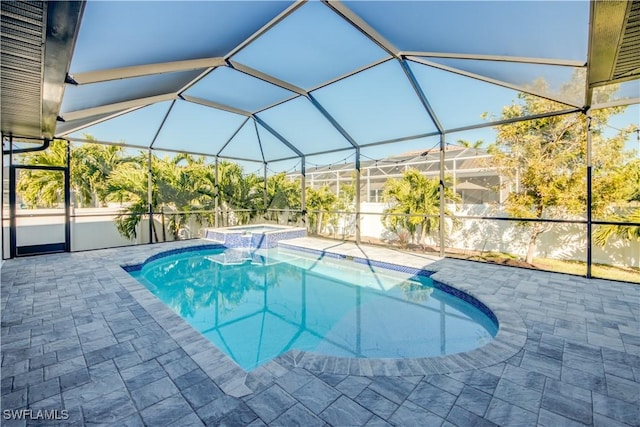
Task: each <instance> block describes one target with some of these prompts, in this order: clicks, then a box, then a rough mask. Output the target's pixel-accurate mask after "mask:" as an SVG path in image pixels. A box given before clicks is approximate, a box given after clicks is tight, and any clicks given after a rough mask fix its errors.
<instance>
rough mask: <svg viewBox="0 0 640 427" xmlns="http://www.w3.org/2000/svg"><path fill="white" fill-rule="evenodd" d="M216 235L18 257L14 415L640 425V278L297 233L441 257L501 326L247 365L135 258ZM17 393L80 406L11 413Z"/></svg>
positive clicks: (11, 386)
mask: <svg viewBox="0 0 640 427" xmlns="http://www.w3.org/2000/svg"><path fill="white" fill-rule="evenodd" d="M203 243H204V242H202V241H189V242H175V243H168V244H160V245H145V246H139V247H129V248H118V249H107V250H100V251H92V252H83V253H72V254H58V255H48V256H41V257H32V258H22V259H16V260H9V261H6V262H5V263H4V264H3V266H2V300H1V307H2V371H1V376H2V381H1V384H2V409H3V413H2V416H3V419H2V422H1V423H2V425H7V426H9V425H32V424H33V425H43V424H47V425H87V424H91V425H99V424H105V425H130V426H135V425H148V426H168V425H174V426H190V425H252V426H261V425H265V424H266V425H274V426H279V425H282V426H290V425H304V426H315V425H318V426H323V425H336V426H356V425H389V424H390V425H398V426H410V425H418V426H439V425H443V426H445V425H446V426H452V425H457V426H469V425H478V426H481V425H503V426H509V425H511V426H527V425H545V426H547V425H548V426H560V425H562V426H572V425H595V426H623V425H635V426H638V425H640V409H639V408H640V286H638V285H632V284H625V283H618V282H611V281H606V280H586V279H583V278H579V277H574V276H568V275H561V274H554V273H546V272H539V271H532V270H524V269H518V268H510V267H500V266H495V265H488V264H480V263H474V262H467V261H460V260H453V259H434V258H430V257H426V256H419V255H407V254H403V253H399V252H397V251H392V250H387V249H382V248H368V247H365V246H361V247H356V246H355V245H353V244H338V243H336V242H327V241H322V240H314V239H306V238H305V239H299V240H296V241H288V243H289V244H297V245H301V246H304V247H311V248H316V249H324V250H327V251H332V252H336V253H344V254H347V255H351V256H359V257H368V258H370V259H378V260H383V261H387V262H398V263H403V264H405V265H410V266H420V267H421V266H428V269H430V270H432V271H437V273H436V274H435V275H434V276H433V277H434V278H435V279H436V280H439V281H441V282H444V283H446V284H449V285H452V286H454V287H457V288H459V289H462V290H465V291H466V292H468V293H470V294H472V295H474V296H475V297H476V298H478V299H479V300H481V301H482V302H483V303H485V304H486V305H487V306H488V307H489V308H491V309H492V310H493V311H494V312H495V313H496V316H497V317H498V320H499V321H500V332H499V334H498V336H497V337H496V339H495V340H494V341H493V342H492V343H490V344H489V345H487V346H485V347H483V348H481V349H478V350H475V351H473V352H468V353H464V354H459V355H453V356H446V357H439V358H430V359H410V360H392V361H390V360H361V359H344V358H332V357H324V356H317V355H313V354H310V353H304V352H297V351H291V352H289V353H287V354H285V355H282V356H280V357H278V358H276V359H274V360H273V361H271V362H269V363H268V364H266V365H263V366H262V367H260V368H257V369H255V370H253V371H251V372H250V373H246V372H244V371H243V370H242V369H240V368H239V367H237V365H235V363H233V362H232V361H231V360H230V359H229V358H227V357H226V356H225V355H224V353H222V352H221V351H220V350H218V349H217V348H215V347H214V346H213V345H212V344H210V343H209V342H208V341H206V340H205V339H204V338H203V337H202V336H201V335H200V334H199V333H198V332H196V331H195V330H193V329H192V328H191V327H190V326H189V325H188V324H186V322H184V321H183V320H182V319H180V317H178V316H177V315H176V314H174V313H173V312H172V311H171V310H170V309H169V308H168V307H166V306H165V305H164V304H163V303H162V302H160V301H159V300H157V299H156V298H155V297H154V296H153V295H152V294H151V293H150V292H148V291H147V290H146V289H145V288H144V287H143V286H142V285H140V284H138V283H137V282H136V281H135V280H133V279H132V278H131V277H130V276H129V275H128V273H126V272H125V271H124V270H123V269H122V268H121V267H120V266H121V265H124V264H133V263H137V262H142V261H144V260H145V259H146V258H148V257H149V256H151V255H153V254H156V253H159V252H163V251H167V250H170V249H174V248H179V247H184V246H192V245H198V244H203ZM18 409H30V410H31V411H32V412H31V416H32V417H34V418H35V417H37V416H38V415H39V414H40V415H42V413H38V412H37V411H38V410H45V409H46V410H53V409H57V410H58V411H61V410H63V409H64V410H66V411H68V419H66V420H59V421H49V422H47V423H43V422H41V421H38V420H28V421H27V420H24V419H23V420H6V419H4V417H5V415H6V414H7V412H5V411H6V410H18ZM22 414H24V413H22ZM58 415H61V413H60V412H59V413H58ZM42 416H43V415H42Z"/></svg>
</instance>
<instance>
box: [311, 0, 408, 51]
mask: <svg viewBox="0 0 640 427" xmlns="http://www.w3.org/2000/svg"><path fill="white" fill-rule="evenodd" d="M322 3H324V4H325V5H326V6H327V7H329V8H330V9H331V10H333V11H334V12H335V13H336V14H338V15H339V16H341V17H342V18H343V19H344V20H346V21H347V22H349V23H351V25H353V26H354V27H355V28H356V29H357V30H358V31H360V32H361V33H363V34H364V35H365V36H367V37H368V38H369V39H370V40H371V41H373V42H374V43H375V44H377V45H378V46H380V47H381V48H382V49H383V50H384V51H386V52H387V53H389V54H390V55H391V56H393V57H394V58H398V59H399V58H400V49H398V48H397V47H395V46H394V45H393V43H391V42H390V41H389V40H387V39H386V38H385V37H383V36H382V34H380V33H379V32H378V31H376V30H375V29H374V28H373V27H372V26H371V25H369V24H368V23H367V22H366V21H365V20H364V19H362V18H360V17H359V16H358V15H356V14H355V13H353V11H352V10H351V9H349V8H348V7H347V6H345V5H344V4H343V3H342V2H340V1H328V0H322Z"/></svg>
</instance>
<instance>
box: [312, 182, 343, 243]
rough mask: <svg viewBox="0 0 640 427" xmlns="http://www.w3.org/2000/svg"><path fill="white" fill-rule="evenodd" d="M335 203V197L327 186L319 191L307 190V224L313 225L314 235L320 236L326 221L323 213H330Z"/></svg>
mask: <svg viewBox="0 0 640 427" xmlns="http://www.w3.org/2000/svg"><path fill="white" fill-rule="evenodd" d="M336 201H337V197H336V195H335V194H333V191H331V189H330V188H329V186H328V185H326V184H325V185H323V186H322V187H320V188H319V189H317V190H316V189H314V188H311V187H308V188H307V208H308V209H309V224H310V225H311V226H312V227H313V225H315V233H316V234H320V233H321V232H322V229H323V228H324V226H325V225H326V223H327V221H328V219H327V217H326V216H325V215H324V213H325V211H331V210H332V209H333V207H334V205H335V203H336Z"/></svg>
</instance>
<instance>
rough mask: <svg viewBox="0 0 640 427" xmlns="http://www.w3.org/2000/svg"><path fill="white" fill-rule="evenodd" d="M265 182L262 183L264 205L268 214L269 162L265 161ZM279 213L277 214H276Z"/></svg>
mask: <svg viewBox="0 0 640 427" xmlns="http://www.w3.org/2000/svg"><path fill="white" fill-rule="evenodd" d="M263 178H264V182H263V184H262V205H263V206H264V215H265V216H267V212H268V210H267V209H268V206H267V199H268V195H267V162H264V171H263ZM276 215H277V214H276Z"/></svg>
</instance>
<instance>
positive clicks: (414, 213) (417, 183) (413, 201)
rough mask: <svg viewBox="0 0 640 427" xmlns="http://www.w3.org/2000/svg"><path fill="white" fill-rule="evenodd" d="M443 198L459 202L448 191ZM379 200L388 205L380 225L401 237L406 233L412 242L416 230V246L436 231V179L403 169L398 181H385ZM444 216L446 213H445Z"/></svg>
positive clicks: (437, 185)
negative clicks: (417, 241) (428, 234)
mask: <svg viewBox="0 0 640 427" xmlns="http://www.w3.org/2000/svg"><path fill="white" fill-rule="evenodd" d="M445 197H446V198H447V199H448V200H456V199H457V198H459V196H458V195H457V194H456V193H454V192H453V191H451V189H450V188H448V187H447V188H445ZM382 199H383V201H384V202H386V203H387V204H388V207H387V208H386V209H385V210H384V216H383V217H382V222H383V224H384V225H385V226H386V227H387V228H389V229H390V230H391V231H393V232H394V233H396V234H401V233H402V231H403V230H406V231H408V232H409V236H410V238H411V240H413V239H414V237H415V234H416V232H417V230H418V227H420V237H419V243H420V244H424V240H425V237H426V235H427V233H431V232H432V231H434V230H436V229H437V228H438V224H439V218H438V217H439V214H440V190H439V182H438V180H437V179H431V178H427V177H426V176H424V175H422V174H421V173H420V171H419V170H417V169H414V168H411V169H407V170H406V171H405V172H404V173H403V174H402V178H399V179H389V180H387V182H386V183H385V185H384V187H383V195H382ZM445 213H449V212H448V211H447V210H445Z"/></svg>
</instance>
